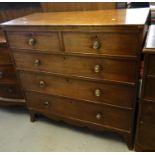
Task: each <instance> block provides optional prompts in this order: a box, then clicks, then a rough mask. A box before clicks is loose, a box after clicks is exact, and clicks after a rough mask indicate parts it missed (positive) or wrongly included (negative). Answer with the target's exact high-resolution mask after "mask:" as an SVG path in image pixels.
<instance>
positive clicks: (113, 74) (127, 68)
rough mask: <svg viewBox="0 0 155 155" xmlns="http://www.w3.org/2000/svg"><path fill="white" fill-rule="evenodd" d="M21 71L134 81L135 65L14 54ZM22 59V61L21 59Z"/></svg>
mask: <svg viewBox="0 0 155 155" xmlns="http://www.w3.org/2000/svg"><path fill="white" fill-rule="evenodd" d="M14 58H15V62H16V66H17V67H18V68H21V69H27V70H36V71H46V72H53V73H60V74H67V75H75V76H82V77H90V78H95V79H100V80H101V79H106V80H116V81H125V82H135V81H136V70H137V63H136V61H132V60H119V59H107V58H104V59H103V58H91V57H78V56H63V55H48V54H35V53H26V52H14ZM23 58H24V59H23Z"/></svg>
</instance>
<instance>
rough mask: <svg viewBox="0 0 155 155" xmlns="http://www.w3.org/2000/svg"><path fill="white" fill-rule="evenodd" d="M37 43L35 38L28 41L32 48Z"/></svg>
mask: <svg viewBox="0 0 155 155" xmlns="http://www.w3.org/2000/svg"><path fill="white" fill-rule="evenodd" d="M35 43H36V40H35V39H34V38H30V39H29V40H28V44H29V45H30V46H34V45H35Z"/></svg>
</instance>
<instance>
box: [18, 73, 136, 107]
mask: <svg viewBox="0 0 155 155" xmlns="http://www.w3.org/2000/svg"><path fill="white" fill-rule="evenodd" d="M20 79H21V82H22V85H23V87H24V88H25V89H26V90H34V91H37V92H42V93H47V94H56V95H61V96H67V97H72V98H76V99H83V100H90V101H96V102H100V103H101V104H102V103H104V102H105V103H109V104H112V105H117V106H123V107H132V104H133V102H134V101H133V96H134V94H135V90H134V89H135V88H134V87H131V86H126V85H118V84H111V83H100V82H92V81H86V80H79V79H73V78H69V77H60V76H50V75H45V74H39V73H38V74H37V73H35V72H34V73H32V72H20Z"/></svg>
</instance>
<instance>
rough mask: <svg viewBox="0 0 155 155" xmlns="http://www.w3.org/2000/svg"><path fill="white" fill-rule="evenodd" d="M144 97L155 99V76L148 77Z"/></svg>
mask: <svg viewBox="0 0 155 155" xmlns="http://www.w3.org/2000/svg"><path fill="white" fill-rule="evenodd" d="M144 87H145V88H144V98H145V99H150V100H155V78H152V77H148V78H146V82H145V86H144Z"/></svg>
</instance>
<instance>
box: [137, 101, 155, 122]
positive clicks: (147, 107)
mask: <svg viewBox="0 0 155 155" xmlns="http://www.w3.org/2000/svg"><path fill="white" fill-rule="evenodd" d="M140 110H141V121H142V122H143V123H154V124H155V120H154V118H155V103H153V102H147V101H142V103H141V105H140Z"/></svg>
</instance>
